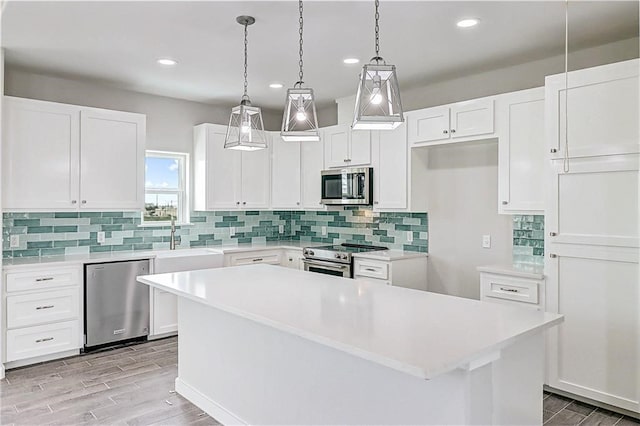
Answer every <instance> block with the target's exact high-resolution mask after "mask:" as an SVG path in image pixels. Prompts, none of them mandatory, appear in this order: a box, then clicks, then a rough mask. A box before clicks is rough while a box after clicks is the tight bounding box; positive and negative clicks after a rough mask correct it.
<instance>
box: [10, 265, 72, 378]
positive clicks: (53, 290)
mask: <svg viewBox="0 0 640 426" xmlns="http://www.w3.org/2000/svg"><path fill="white" fill-rule="evenodd" d="M81 277H82V268H81V266H80V265H74V266H64V267H60V266H57V267H43V266H36V267H30V268H26V267H25V268H18V269H15V270H10V271H7V272H6V273H5V274H4V282H5V283H6V287H5V289H6V290H5V291H3V299H4V301H3V302H4V306H5V307H6V317H5V318H6V321H5V323H4V325H3V329H2V333H3V338H4V341H5V345H4V349H5V353H4V354H2V358H3V362H7V363H13V364H12V365H11V367H14V366H15V367H17V366H20V365H28V364H33V363H36V362H40V361H44V360H48V359H53V358H58V357H61V356H69V355H72V354H73V353H74V352H76V353H77V352H78V351H79V349H80V348H81V347H82V345H83V342H82V335H83V333H82V329H81V325H82V322H81V319H82V312H83V310H82V292H81V289H82V278H81Z"/></svg>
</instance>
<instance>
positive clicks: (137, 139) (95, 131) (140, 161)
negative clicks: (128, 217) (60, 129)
mask: <svg viewBox="0 0 640 426" xmlns="http://www.w3.org/2000/svg"><path fill="white" fill-rule="evenodd" d="M145 121H146V118H145V116H144V115H140V114H131V113H126V112H117V111H104V110H92V109H89V110H83V111H82V112H81V122H80V137H81V141H82V142H81V149H80V199H81V201H80V207H81V208H87V209H101V210H104V209H108V210H114V209H117V210H139V209H142V208H143V207H144V145H145Z"/></svg>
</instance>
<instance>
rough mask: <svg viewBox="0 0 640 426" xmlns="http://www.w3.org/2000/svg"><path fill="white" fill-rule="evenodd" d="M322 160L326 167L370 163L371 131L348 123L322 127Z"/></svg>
mask: <svg viewBox="0 0 640 426" xmlns="http://www.w3.org/2000/svg"><path fill="white" fill-rule="evenodd" d="M322 137H323V139H324V162H325V166H326V167H328V168H337V167H350V166H364V165H368V164H371V132H370V131H368V130H352V129H351V127H350V126H349V125H348V124H339V125H337V126H331V127H327V128H325V129H323V132H322Z"/></svg>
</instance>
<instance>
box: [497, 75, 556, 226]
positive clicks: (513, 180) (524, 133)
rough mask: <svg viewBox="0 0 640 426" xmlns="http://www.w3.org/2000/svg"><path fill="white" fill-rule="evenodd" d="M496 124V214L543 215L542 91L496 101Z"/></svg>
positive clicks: (544, 154) (504, 97) (544, 163)
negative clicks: (497, 194) (497, 121)
mask: <svg viewBox="0 0 640 426" xmlns="http://www.w3.org/2000/svg"><path fill="white" fill-rule="evenodd" d="M496 111H497V115H498V116H499V117H500V120H499V124H498V152H499V154H498V155H499V160H498V187H499V188H498V192H499V197H498V211H499V213H508V214H543V213H544V176H545V167H546V166H547V165H546V157H547V155H546V152H547V151H546V144H545V139H544V88H543V87H539V88H535V89H529V90H522V91H519V92H513V93H508V94H505V95H501V96H499V97H497V98H496Z"/></svg>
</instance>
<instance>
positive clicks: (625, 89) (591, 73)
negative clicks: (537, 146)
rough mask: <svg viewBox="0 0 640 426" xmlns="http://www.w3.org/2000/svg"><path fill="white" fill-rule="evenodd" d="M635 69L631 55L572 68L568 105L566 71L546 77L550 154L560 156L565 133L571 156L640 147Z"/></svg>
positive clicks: (638, 63)
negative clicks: (624, 59) (623, 58)
mask: <svg viewBox="0 0 640 426" xmlns="http://www.w3.org/2000/svg"><path fill="white" fill-rule="evenodd" d="M639 68H640V60H638V59H633V60H629V61H624V62H618V63H614V64H608V65H602V66H599V67H593V68H587V69H583V70H578V71H572V72H570V73H569V78H568V82H569V90H568V92H569V94H568V104H567V90H566V87H565V84H566V83H565V76H564V74H560V75H553V76H549V77H547V78H546V80H545V90H546V91H545V102H546V105H545V110H546V111H547V114H549V119H548V120H547V121H546V127H547V140H548V149H549V152H550V154H551V158H555V159H559V158H563V157H564V151H565V141H566V134H567V133H568V135H569V154H568V155H569V157H571V158H573V157H588V156H600V155H611V154H625V153H636V152H640V143H639V141H640V133H639V128H638V116H640V109H639V107H638V98H639V96H638V91H639V87H638V75H639ZM567 116H568V128H567V127H566V126H567V124H566V123H567Z"/></svg>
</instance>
